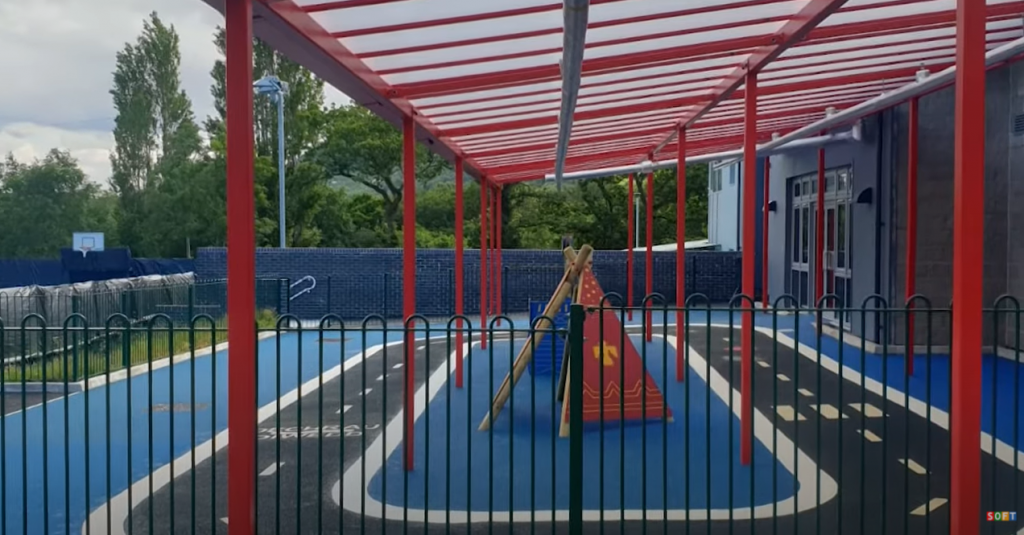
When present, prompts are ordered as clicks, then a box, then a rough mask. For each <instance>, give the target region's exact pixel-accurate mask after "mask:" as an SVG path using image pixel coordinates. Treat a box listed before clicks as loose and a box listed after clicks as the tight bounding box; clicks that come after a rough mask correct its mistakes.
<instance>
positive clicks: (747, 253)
mask: <svg viewBox="0 0 1024 535" xmlns="http://www.w3.org/2000/svg"><path fill="white" fill-rule="evenodd" d="M745 99H746V100H745V101H744V113H745V117H744V122H743V180H742V184H743V211H742V213H743V214H745V217H743V245H742V247H741V248H742V250H743V285H742V289H743V295H745V296H747V297H749V298H753V296H754V214H755V213H756V212H757V184H756V182H755V181H756V180H757V74H755V73H750V74H748V75H747V83H746V90H745ZM743 307H744V308H746V307H750V310H749V311H748V312H744V313H743V320H742V331H741V332H742V336H743V342H742V346H741V349H740V353H741V356H742V362H743V371H742V373H741V374H740V397H741V402H740V405H741V411H742V414H741V416H740V463H742V464H744V465H748V464H750V460H751V453H752V451H753V440H754V437H753V428H754V422H753V414H754V412H753V400H752V399H751V398H750V385H751V377H750V376H751V374H752V373H753V366H754V358H753V357H754V355H753V351H754V310H753V307H752V306H751V304H750V303H747V302H744V304H743Z"/></svg>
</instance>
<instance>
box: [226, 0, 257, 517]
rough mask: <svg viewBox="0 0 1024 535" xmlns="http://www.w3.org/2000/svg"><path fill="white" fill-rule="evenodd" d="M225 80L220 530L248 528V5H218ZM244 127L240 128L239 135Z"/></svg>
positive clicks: (238, 1) (251, 235)
mask: <svg viewBox="0 0 1024 535" xmlns="http://www.w3.org/2000/svg"><path fill="white" fill-rule="evenodd" d="M224 19H225V20H224V30H225V34H226V43H225V59H226V61H225V66H226V68H227V72H226V74H225V81H226V84H227V87H226V91H225V95H226V97H227V110H226V115H227V117H226V120H227V124H226V127H227V132H229V135H228V139H227V185H228V188H227V191H228V195H227V223H228V225H227V227H228V228H227V245H228V344H229V345H230V346H231V360H230V362H229V363H228V366H230V368H231V373H229V374H228V397H229V399H230V400H231V402H230V403H229V404H228V438H229V439H230V440H229V442H228V480H229V481H231V492H229V493H228V518H229V519H231V522H230V524H229V525H228V531H229V532H230V533H231V535H243V534H244V535H249V534H251V533H255V532H256V529H255V522H256V474H255V471H254V470H253V466H255V463H256V367H255V366H256V345H255V344H256V295H255V293H256V233H255V232H256V231H255V228H254V226H253V219H254V214H255V201H254V199H255V196H254V194H253V138H252V135H251V133H252V127H253V112H252V3H251V0H226V1H225V4H224ZM247 132H248V134H246V133H247Z"/></svg>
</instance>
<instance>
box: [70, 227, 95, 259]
mask: <svg viewBox="0 0 1024 535" xmlns="http://www.w3.org/2000/svg"><path fill="white" fill-rule="evenodd" d="M71 248H72V249H74V250H76V251H81V252H82V255H83V256H84V255H86V254H88V253H91V252H97V251H102V250H103V233H102V232H75V233H74V234H73V235H72V241H71Z"/></svg>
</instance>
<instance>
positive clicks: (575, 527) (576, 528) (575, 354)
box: [569, 304, 586, 535]
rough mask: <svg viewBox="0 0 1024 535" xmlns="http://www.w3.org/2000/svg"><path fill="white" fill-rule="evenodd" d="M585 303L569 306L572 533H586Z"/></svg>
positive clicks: (570, 521)
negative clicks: (584, 449) (584, 499)
mask: <svg viewBox="0 0 1024 535" xmlns="http://www.w3.org/2000/svg"><path fill="white" fill-rule="evenodd" d="M585 317H586V312H585V311H584V310H583V305H580V304H574V305H572V307H571V308H570V309H569V385H570V388H569V534H570V535H582V533H583V320H584V318H585Z"/></svg>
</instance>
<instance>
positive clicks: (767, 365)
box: [756, 359, 772, 368]
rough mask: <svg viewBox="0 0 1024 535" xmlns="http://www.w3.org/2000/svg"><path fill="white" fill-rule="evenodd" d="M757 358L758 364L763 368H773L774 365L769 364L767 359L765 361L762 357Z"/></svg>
mask: <svg viewBox="0 0 1024 535" xmlns="http://www.w3.org/2000/svg"><path fill="white" fill-rule="evenodd" d="M756 360H757V365H758V366H760V367H762V368H771V367H772V365H771V364H768V363H767V362H765V361H763V360H761V359H756Z"/></svg>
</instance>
